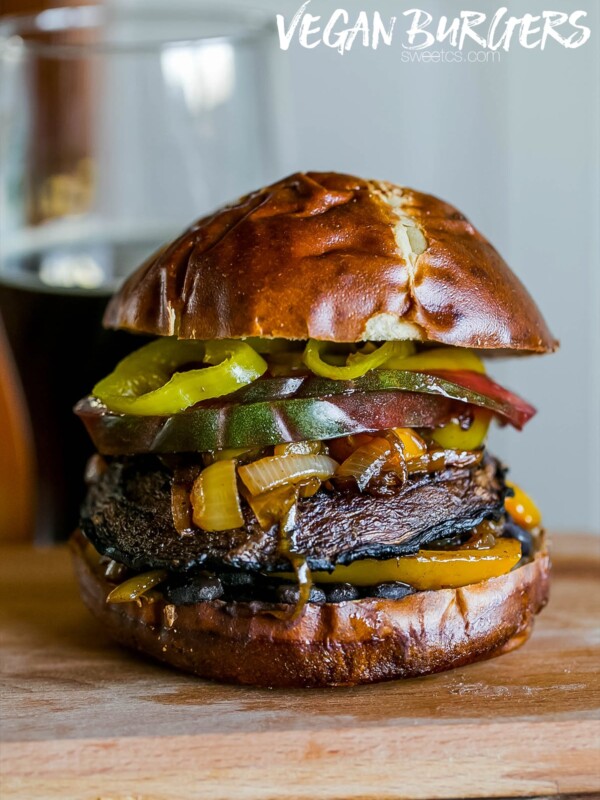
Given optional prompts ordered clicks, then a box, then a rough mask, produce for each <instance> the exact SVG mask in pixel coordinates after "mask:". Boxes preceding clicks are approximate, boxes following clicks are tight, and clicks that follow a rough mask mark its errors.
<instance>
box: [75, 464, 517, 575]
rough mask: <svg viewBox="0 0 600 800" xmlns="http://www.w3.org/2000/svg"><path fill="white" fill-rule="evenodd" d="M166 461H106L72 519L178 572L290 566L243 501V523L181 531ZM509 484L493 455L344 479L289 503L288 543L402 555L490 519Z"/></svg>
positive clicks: (345, 559)
mask: <svg viewBox="0 0 600 800" xmlns="http://www.w3.org/2000/svg"><path fill="white" fill-rule="evenodd" d="M172 481H173V473H172V471H171V470H170V469H169V468H168V467H166V466H165V465H164V464H162V463H161V462H160V461H159V459H158V458H156V457H152V456H149V457H134V458H118V459H114V460H113V461H111V462H109V464H108V467H107V469H106V470H105V471H104V472H103V474H101V475H100V476H99V477H98V479H97V480H96V482H95V483H93V484H92V485H91V487H90V489H89V491H88V494H87V497H86V499H85V502H84V504H83V508H82V515H81V528H82V530H83V532H84V533H85V535H86V537H87V538H88V539H89V540H90V541H91V542H92V544H93V545H94V546H95V547H96V549H97V550H98V551H99V552H100V553H102V554H103V555H106V556H109V557H110V558H113V559H114V560H115V561H118V562H120V563H122V564H125V565H126V566H128V567H130V568H132V569H135V570H139V571H143V570H147V569H168V570H169V571H175V572H178V571H181V572H187V571H190V570H193V569H195V568H198V567H203V568H210V569H218V568H219V567H221V566H223V565H226V566H229V567H233V568H236V569H244V570H261V571H277V570H285V569H289V562H288V560H287V558H285V556H282V555H281V554H280V552H279V550H278V542H279V531H278V527H277V525H273V527H271V528H270V529H269V530H263V529H262V528H261V527H260V525H259V524H258V521H257V519H256V517H255V516H254V514H253V512H252V510H251V509H250V507H249V506H248V505H247V504H246V503H245V502H243V514H244V520H245V525H244V527H240V528H237V529H235V530H229V531H218V532H207V531H201V530H197V531H192V532H191V533H185V534H183V535H182V534H180V533H178V532H177V530H176V529H175V527H174V524H173V518H172V512H171V487H172ZM508 491H509V490H508V489H507V487H506V485H505V483H504V470H503V468H502V467H501V466H500V464H499V462H498V461H496V460H495V459H494V458H492V457H489V456H487V457H486V458H485V459H484V461H483V462H482V463H481V464H480V465H478V466H476V467H471V468H464V467H446V468H445V469H443V470H441V471H438V472H434V473H431V474H420V475H412V476H409V478H408V480H407V481H406V482H405V483H404V484H403V485H402V486H395V485H393V484H391V485H388V486H383V487H381V492H380V494H367V493H362V494H361V493H360V492H358V490H357V489H356V488H353V487H345V488H340V489H339V490H336V491H333V492H328V491H325V490H320V491H319V492H317V494H315V495H313V496H312V497H309V498H305V499H302V500H300V501H299V503H298V513H297V524H296V528H295V530H294V532H293V534H292V535H293V537H294V549H295V550H296V551H297V552H300V553H303V554H305V555H306V557H307V561H308V565H309V566H310V567H311V569H327V570H328V569H332V568H333V567H334V566H335V565H336V564H349V563H351V562H352V561H355V560H357V559H360V558H378V559H382V558H389V557H393V556H400V555H408V554H409V553H414V552H416V551H417V550H418V549H419V548H420V547H422V546H423V545H424V544H427V543H428V542H431V541H433V540H436V539H440V538H444V537H451V536H455V535H457V534H459V533H461V532H463V531H467V530H470V529H471V528H473V527H474V526H476V525H478V524H479V523H480V522H481V521H482V520H484V519H499V518H500V516H501V515H502V514H503V513H504V498H505V496H506V494H507V492H508Z"/></svg>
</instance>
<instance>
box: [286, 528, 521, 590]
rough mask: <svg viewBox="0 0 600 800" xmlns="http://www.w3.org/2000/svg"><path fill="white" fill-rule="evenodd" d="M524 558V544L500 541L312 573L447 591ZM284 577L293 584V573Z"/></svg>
mask: <svg viewBox="0 0 600 800" xmlns="http://www.w3.org/2000/svg"><path fill="white" fill-rule="evenodd" d="M520 558H521V544H520V542H518V541H517V540H516V539H498V540H497V542H496V544H495V545H494V546H493V547H491V548H489V549H487V550H479V549H463V550H461V549H456V550H419V552H418V553H417V554H416V555H414V556H403V557H402V558H390V559H386V560H385V561H376V560H375V559H364V560H362V561H354V562H353V563H352V564H348V566H338V567H336V568H335V569H334V570H333V572H322V571H317V572H313V573H312V577H313V582H314V583H352V584H354V585H355V586H373V585H375V584H377V583H386V582H389V581H402V582H403V583H408V584H410V585H411V586H414V588H415V589H419V590H427V589H444V588H457V587H459V586H468V585H470V584H472V583H480V582H481V581H486V580H488V579H489V578H496V577H498V576H499V575H504V574H505V573H507V572H510V570H511V569H512V568H513V567H514V566H515V564H517V562H518V561H519V559H520ZM280 577H283V578H288V579H290V580H293V578H294V575H293V574H292V573H285V574H282V575H280Z"/></svg>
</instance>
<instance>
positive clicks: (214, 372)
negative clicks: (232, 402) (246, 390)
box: [93, 338, 267, 416]
mask: <svg viewBox="0 0 600 800" xmlns="http://www.w3.org/2000/svg"><path fill="white" fill-rule="evenodd" d="M198 363H202V364H210V365H211V366H207V367H203V368H200V369H186V370H185V371H183V372H177V370H178V368H180V367H183V366H188V365H196V364H198ZM266 370H267V362H266V361H265V360H264V358H262V357H261V356H260V355H259V354H258V353H257V352H256V351H255V350H253V348H252V347H250V345H248V344H246V343H245V342H241V341H235V340H232V339H222V340H220V341H210V342H201V341H192V340H179V339H169V338H164V339H157V340H156V341H154V342H151V343H150V344H148V345H145V346H144V347H141V348H140V349H139V350H136V351H135V352H133V353H131V354H130V355H128V356H127V357H126V358H124V359H123V360H122V361H120V362H119V364H117V367H116V369H115V370H114V371H113V372H111V374H110V375H107V377H106V378H103V380H101V381H100V382H99V383H97V384H96V386H94V389H93V394H94V395H95V396H96V397H97V398H98V399H99V400H101V401H102V402H103V403H104V404H105V405H106V406H107V407H108V408H109V409H110V410H111V411H115V412H117V413H119V414H134V415H140V416H147V415H168V414H176V413H177V412H178V411H183V410H184V409H186V408H189V407H190V406H193V405H195V404H196V403H200V402H201V401H203V400H210V399H212V398H214V397H221V396H223V395H227V394H230V393H231V392H234V391H236V389H239V388H240V387H242V386H246V385H247V384H248V383H252V382H253V381H255V380H256V379H257V378H260V376H261V375H262V374H263V373H264V372H266Z"/></svg>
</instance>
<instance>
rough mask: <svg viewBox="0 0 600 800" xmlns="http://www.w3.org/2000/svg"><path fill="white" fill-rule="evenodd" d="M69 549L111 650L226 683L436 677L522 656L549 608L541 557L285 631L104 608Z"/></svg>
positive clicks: (165, 611)
mask: <svg viewBox="0 0 600 800" xmlns="http://www.w3.org/2000/svg"><path fill="white" fill-rule="evenodd" d="M71 544H72V549H73V553H74V559H75V570H76V574H77V578H78V580H79V585H80V589H81V594H82V597H83V600H84V602H85V604H86V605H87V606H88V608H89V609H90V611H91V612H92V613H93V614H94V616H96V617H97V618H98V619H99V620H100V622H101V623H102V624H103V625H104V626H105V628H106V629H107V631H108V632H109V634H110V635H111V636H112V637H113V638H114V639H116V641H117V642H119V643H121V644H123V645H125V646H127V647H130V648H134V649H136V650H139V651H141V652H142V653H146V654H147V655H150V656H152V657H153V658H156V659H159V660H160V661H165V662H167V663H168V664H171V665H173V666H175V667H178V668H179V669H182V670H186V671H187V672H193V673H195V674H196V675H199V676H201V677H203V678H210V679H213V680H219V681H226V682H229V683H244V684H254V685H256V686H348V685H352V684H357V683H371V682H375V681H385V680H393V679H394V678H410V677H415V676H417V675H427V674H429V673H432V672H441V671H443V670H446V669H451V668H453V667H459V666H462V665H464V664H469V663H471V662H473V661H479V660H481V659H484V658H490V657H492V656H496V655H500V654H501V653H505V652H507V651H509V650H512V649H514V648H515V647H518V646H519V645H521V644H522V643H523V642H524V641H526V639H527V638H528V636H529V634H530V632H531V629H532V626H533V618H534V615H535V614H537V613H538V611H540V609H541V608H543V606H544V605H545V604H546V602H547V600H548V589H549V572H550V560H549V557H548V554H547V553H546V552H540V553H538V554H537V555H536V556H535V558H534V560H533V561H531V562H530V563H528V564H525V565H524V566H522V567H519V568H518V569H514V570H513V571H512V572H509V573H508V574H506V575H502V576H500V577H499V578H492V579H490V580H487V581H483V582H482V583H476V584H472V585H471V586H465V587H463V588H460V589H440V590H437V591H427V592H418V593H416V594H412V595H408V596H407V597H404V598H402V599H401V600H382V599H378V598H366V599H363V600H353V601H348V602H342V603H325V604H323V605H316V604H312V603H310V604H308V605H307V606H306V607H305V609H304V613H303V614H302V615H301V616H300V617H299V618H298V619H296V620H294V621H285V620H281V619H278V618H275V617H273V616H272V615H271V614H268V613H266V612H265V610H264V609H262V608H261V607H260V605H259V604H251V603H225V602H223V601H221V600H213V601H207V602H202V603H197V604H195V605H186V606H173V605H171V604H169V603H167V602H165V601H163V600H156V601H155V602H152V603H149V602H142V603H141V604H139V605H138V604H137V603H127V604H118V605H116V604H113V605H108V604H107V603H106V596H107V595H108V593H109V591H110V589H111V588H113V586H112V584H109V583H108V582H107V581H106V580H105V578H104V577H103V576H102V575H101V574H100V572H99V571H95V570H94V568H93V566H92V565H91V564H90V563H89V562H88V560H87V559H86V557H85V554H84V553H85V539H84V538H83V536H82V535H81V534H79V533H77V534H76V535H75V536H74V537H73V539H72V540H71ZM271 608H272V607H271ZM279 608H280V609H281V610H285V609H286V608H288V607H287V606H283V605H282V606H279Z"/></svg>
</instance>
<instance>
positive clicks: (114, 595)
mask: <svg viewBox="0 0 600 800" xmlns="http://www.w3.org/2000/svg"><path fill="white" fill-rule="evenodd" d="M166 577H167V571H166V570H165V569H153V570H151V571H150V572H144V573H143V574H142V575H134V576H133V578H128V579H127V580H126V581H123V583H120V584H119V585H118V586H116V587H115V588H114V589H113V590H112V592H110V594H109V595H108V597H107V598H106V602H107V603H131V602H132V601H133V600H137V599H138V597H142V595H144V594H145V593H146V592H148V591H149V590H150V589H153V588H154V587H155V586H157V585H158V584H159V583H162V582H163V581H164V580H165V578H166Z"/></svg>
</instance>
